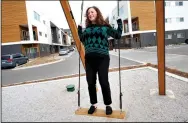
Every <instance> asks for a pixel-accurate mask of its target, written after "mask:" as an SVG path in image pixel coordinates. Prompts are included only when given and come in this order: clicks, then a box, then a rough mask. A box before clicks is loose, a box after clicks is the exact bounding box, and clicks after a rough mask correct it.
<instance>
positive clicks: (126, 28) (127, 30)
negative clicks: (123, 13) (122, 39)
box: [124, 23, 129, 33]
mask: <svg viewBox="0 0 188 123" xmlns="http://www.w3.org/2000/svg"><path fill="white" fill-rule="evenodd" d="M124 32H125V33H126V32H129V26H128V23H126V24H125V30H124Z"/></svg>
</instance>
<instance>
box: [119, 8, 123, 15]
mask: <svg viewBox="0 0 188 123" xmlns="http://www.w3.org/2000/svg"><path fill="white" fill-rule="evenodd" d="M119 15H120V16H121V15H123V6H122V7H121V8H120V9H119Z"/></svg>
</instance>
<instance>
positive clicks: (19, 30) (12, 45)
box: [2, 1, 69, 58]
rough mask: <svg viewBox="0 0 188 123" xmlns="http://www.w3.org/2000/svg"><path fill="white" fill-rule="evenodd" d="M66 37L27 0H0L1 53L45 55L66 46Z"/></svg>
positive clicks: (32, 56)
mask: <svg viewBox="0 0 188 123" xmlns="http://www.w3.org/2000/svg"><path fill="white" fill-rule="evenodd" d="M66 36H68V35H67V34H66V33H65V32H63V30H61V28H59V27H58V26H56V25H55V24H54V23H53V22H52V21H50V20H49V19H48V17H47V16H45V15H44V14H42V13H40V12H37V11H36V10H35V9H34V8H33V6H32V5H31V4H30V1H11V2H10V1H2V55H3V54H12V53H23V54H24V55H26V56H28V57H29V58H35V57H39V56H46V55H49V54H51V53H54V52H58V51H59V49H60V48H61V47H62V46H64V45H67V44H69V43H67V38H65V37H66Z"/></svg>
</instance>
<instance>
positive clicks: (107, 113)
mask: <svg viewBox="0 0 188 123" xmlns="http://www.w3.org/2000/svg"><path fill="white" fill-rule="evenodd" d="M111 114H112V108H111V107H110V106H106V115H111Z"/></svg>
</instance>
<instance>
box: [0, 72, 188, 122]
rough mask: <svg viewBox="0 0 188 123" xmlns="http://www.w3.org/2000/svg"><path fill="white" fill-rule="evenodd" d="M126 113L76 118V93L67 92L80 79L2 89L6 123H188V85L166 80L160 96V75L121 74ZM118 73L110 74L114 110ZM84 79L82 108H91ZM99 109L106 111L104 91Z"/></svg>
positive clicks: (148, 73) (154, 73)
mask: <svg viewBox="0 0 188 123" xmlns="http://www.w3.org/2000/svg"><path fill="white" fill-rule="evenodd" d="M121 75H122V92H123V110H124V111H125V112H126V118H125V119H123V120H121V119H113V118H104V117H93V116H81V115H75V114H74V112H75V110H76V109H77V102H78V100H77V91H74V92H67V91H66V86H67V85H68V84H75V87H76V90H77V84H78V78H69V79H63V80H55V81H49V82H43V83H34V84H26V85H18V86H11V87H3V88H2V121H3V122H37V121H38V122H65V121H67V122H74V121H76V122H81V121H82V122H94V121H95V122H98V121H101V122H125V121H126V122H144V121H146V122H152V121H158V122H165V121H170V122H183V121H187V120H188V115H187V112H188V83H187V82H184V81H181V80H178V79H176V78H173V77H169V76H166V90H167V91H166V92H167V95H166V96H159V95H158V93H157V90H158V76H157V72H156V71H153V70H151V69H148V68H141V69H135V70H127V71H122V72H121ZM118 78H119V76H118V72H111V73H110V74H109V81H110V85H111V91H112V98H113V104H112V107H113V109H119V81H118ZM89 106H90V104H89V96H88V91H87V84H86V79H85V77H81V107H89ZM98 107H99V108H105V107H104V105H103V98H102V94H101V89H100V88H99V91H98Z"/></svg>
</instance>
